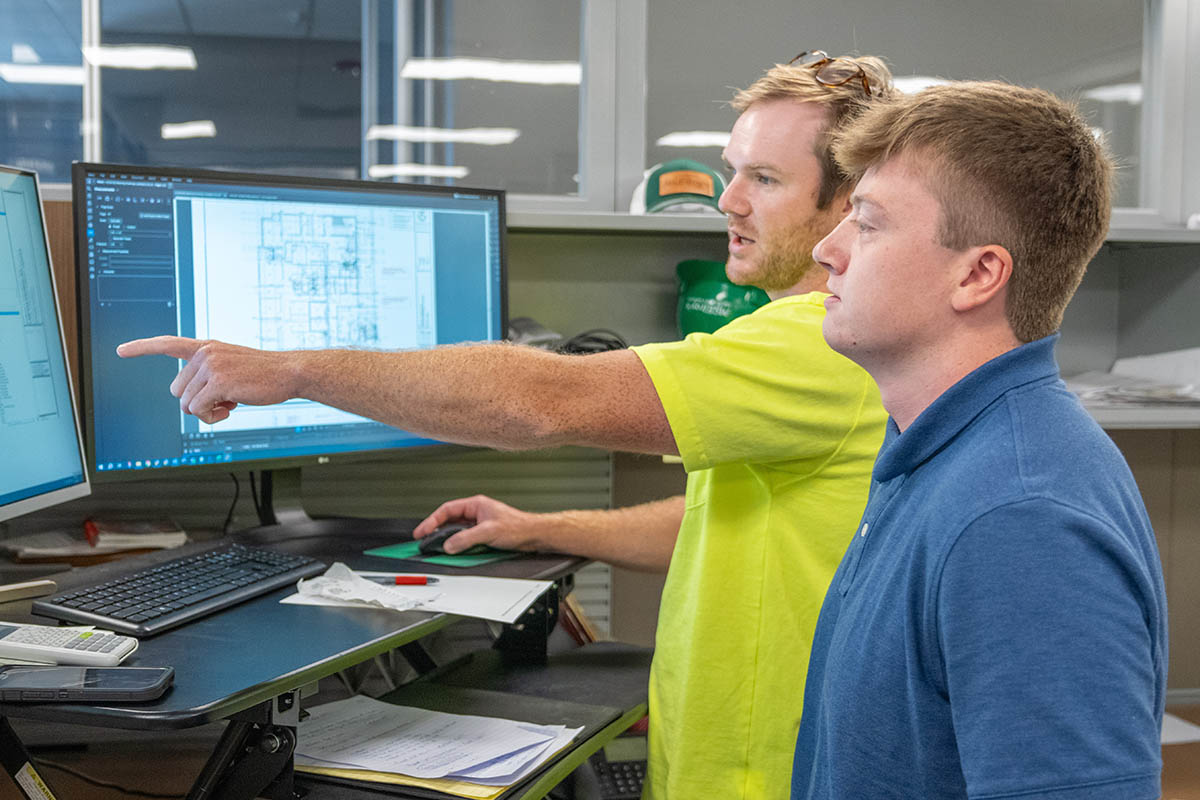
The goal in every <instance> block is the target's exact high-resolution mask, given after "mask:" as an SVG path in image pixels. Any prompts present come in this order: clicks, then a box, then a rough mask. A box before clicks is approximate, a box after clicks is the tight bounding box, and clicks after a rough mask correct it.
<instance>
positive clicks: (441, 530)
mask: <svg viewBox="0 0 1200 800" xmlns="http://www.w3.org/2000/svg"><path fill="white" fill-rule="evenodd" d="M470 527H472V525H471V523H469V522H447V523H444V524H442V525H439V526H437V527H436V528H434V529H433V533H431V534H429V535H428V536H423V537H421V538H420V539H418V540H417V550H419V551H420V553H421V555H425V556H436V555H456V556H461V555H474V554H475V553H482V552H484V551H485V550H487V546H486V545H482V544H477V545H475V546H474V547H468V548H467V549H466V550H464V551H462V552H461V553H453V554H450V553H447V552H446V540H447V539H449V538H450V537H451V536H453V535H454V534H456V533H458V532H459V531H465V530H466V529H467V528H470Z"/></svg>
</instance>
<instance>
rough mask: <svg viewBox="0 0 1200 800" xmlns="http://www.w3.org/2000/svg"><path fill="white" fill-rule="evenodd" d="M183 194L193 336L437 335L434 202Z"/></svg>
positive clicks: (355, 338) (290, 339)
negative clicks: (400, 204)
mask: <svg viewBox="0 0 1200 800" xmlns="http://www.w3.org/2000/svg"><path fill="white" fill-rule="evenodd" d="M180 201H184V202H190V203H191V206H192V213H191V222H192V235H191V237H190V238H191V248H192V254H191V255H192V260H193V263H194V265H195V275H196V279H195V285H194V298H193V300H194V304H191V305H192V307H193V308H194V309H195V331H196V336H197V337H199V338H213V339H221V340H224V341H228V342H234V343H237V344H244V345H248V346H252V347H259V348H263V349H267V350H290V349H304V348H324V347H362V348H384V349H397V348H412V347H430V346H433V345H434V344H435V343H436V331H437V327H436V319H435V318H434V317H435V308H436V303H435V300H434V285H433V271H432V266H433V220H432V217H433V214H432V213H431V212H430V211H428V210H426V209H397V208H384V207H380V206H352V205H317V204H309V203H279V202H270V203H264V202H259V201H254V200H238V199H227V198H220V199H207V198H187V199H186V200H185V199H184V198H182V197H181V198H179V200H177V202H180ZM177 241H178V240H177ZM214 287H218V288H214ZM215 297H220V298H221V300H220V301H219V302H215V301H213V300H212V298H215ZM231 298H237V299H236V300H233V301H231ZM182 300H183V298H181V301H182ZM188 305H189V304H188V303H186V302H181V303H180V307H181V308H187V307H188Z"/></svg>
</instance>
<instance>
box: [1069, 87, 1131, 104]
mask: <svg viewBox="0 0 1200 800" xmlns="http://www.w3.org/2000/svg"><path fill="white" fill-rule="evenodd" d="M1083 96H1084V97H1086V98H1088V99H1089V100H1099V101H1100V102H1101V103H1128V104H1129V105H1131V106H1136V105H1140V104H1141V102H1142V85H1141V84H1140V83H1114V84H1110V85H1108V86H1097V87H1095V88H1094V89H1088V90H1087V91H1085V92H1084V93H1083Z"/></svg>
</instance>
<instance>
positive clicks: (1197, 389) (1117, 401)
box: [1064, 362, 1200, 406]
mask: <svg viewBox="0 0 1200 800" xmlns="http://www.w3.org/2000/svg"><path fill="white" fill-rule="evenodd" d="M1118 363H1120V362H1118ZM1064 381H1065V382H1066V384H1067V388H1068V389H1070V390H1071V391H1072V392H1074V393H1075V394H1077V395H1078V396H1079V399H1080V400H1082V401H1083V402H1084V403H1088V404H1090V405H1113V406H1142V405H1164V404H1167V405H1200V386H1196V385H1193V384H1177V383H1164V382H1161V381H1157V380H1153V379H1150V378H1145V377H1137V376H1133V375H1123V374H1117V373H1115V372H1084V373H1082V374H1080V375H1073V376H1071V377H1070V378H1064Z"/></svg>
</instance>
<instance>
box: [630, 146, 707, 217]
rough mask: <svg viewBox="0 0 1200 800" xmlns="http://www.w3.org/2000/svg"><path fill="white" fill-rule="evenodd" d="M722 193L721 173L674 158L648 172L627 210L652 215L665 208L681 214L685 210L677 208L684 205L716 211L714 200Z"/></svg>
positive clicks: (688, 159)
mask: <svg viewBox="0 0 1200 800" xmlns="http://www.w3.org/2000/svg"><path fill="white" fill-rule="evenodd" d="M723 191H725V179H724V178H723V177H722V176H721V173H719V172H717V171H716V170H714V169H713V168H712V167H709V166H708V165H706V164H701V163H700V162H699V161H692V160H691V159H690V158H676V159H674V160H672V161H668V162H666V163H664V164H658V165H657V166H654V167H651V168H650V169H649V171H648V172H647V174H646V177H645V179H644V180H643V181H642V185H641V186H639V187H638V188H637V190H636V191H635V192H634V196H633V202H632V203H631V204H630V211H631V212H632V213H635V214H636V213H646V214H654V213H656V212H659V211H664V210H666V209H668V208H676V210H680V211H683V210H686V209H683V208H678V207H679V206H684V205H692V206H695V207H696V209H697V210H700V211H707V210H709V209H710V208H711V209H713V210H715V211H720V209H719V208H717V201H718V200H719V199H720V197H721V192H723Z"/></svg>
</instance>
